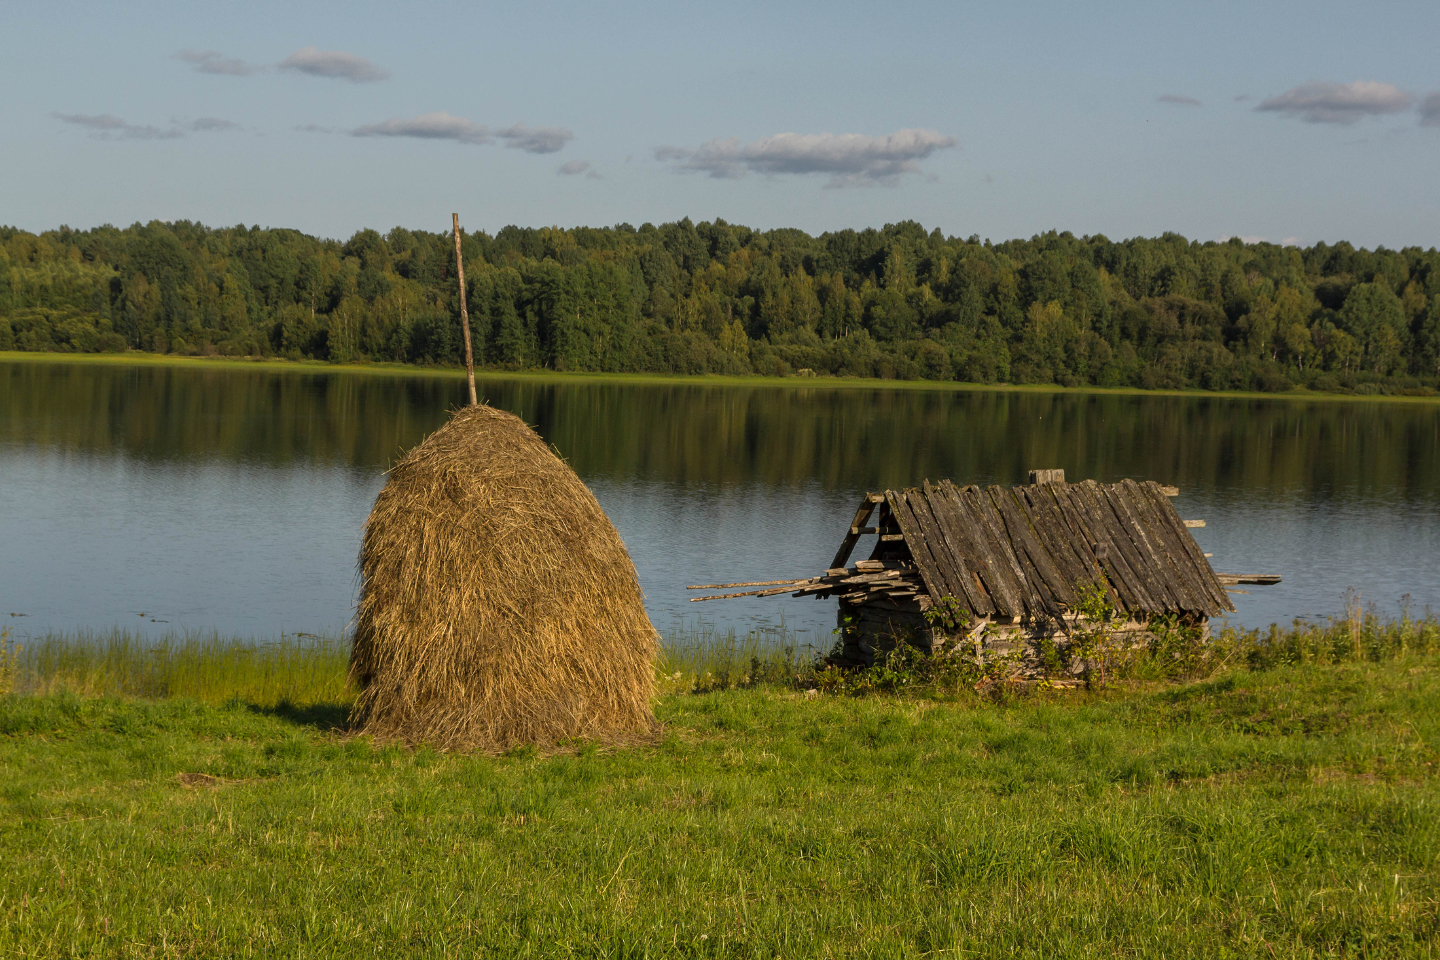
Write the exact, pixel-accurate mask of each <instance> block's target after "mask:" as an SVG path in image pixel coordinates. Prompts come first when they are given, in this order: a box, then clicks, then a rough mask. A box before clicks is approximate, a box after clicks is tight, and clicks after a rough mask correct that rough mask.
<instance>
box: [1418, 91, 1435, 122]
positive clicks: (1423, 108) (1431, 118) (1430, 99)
mask: <svg viewBox="0 0 1440 960" xmlns="http://www.w3.org/2000/svg"><path fill="white" fill-rule="evenodd" d="M1420 126H1422V127H1440V93H1432V94H1430V95H1428V96H1427V97H1426V98H1425V99H1424V100H1421V101H1420Z"/></svg>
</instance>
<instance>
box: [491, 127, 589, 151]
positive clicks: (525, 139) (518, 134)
mask: <svg viewBox="0 0 1440 960" xmlns="http://www.w3.org/2000/svg"><path fill="white" fill-rule="evenodd" d="M495 136H497V137H499V138H500V139H501V140H504V141H506V143H505V146H507V147H513V148H514V149H516V150H524V151H525V152H526V153H555V152H557V151H559V150H562V149H564V147H565V144H567V143H569V142H570V141H571V140H574V139H575V134H573V133H571V132H570V131H569V130H566V129H565V128H564V127H536V128H535V129H534V130H531V129H530V128H529V127H527V126H525V124H523V123H517V124H515V125H514V126H513V127H506V128H505V129H504V130H496V131H495Z"/></svg>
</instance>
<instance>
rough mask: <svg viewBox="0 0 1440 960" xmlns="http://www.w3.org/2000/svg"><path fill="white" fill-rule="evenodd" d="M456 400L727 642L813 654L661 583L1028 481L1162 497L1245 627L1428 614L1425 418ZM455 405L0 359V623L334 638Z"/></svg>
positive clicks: (807, 561)
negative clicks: (717, 626) (909, 509)
mask: <svg viewBox="0 0 1440 960" xmlns="http://www.w3.org/2000/svg"><path fill="white" fill-rule="evenodd" d="M481 392H482V394H483V395H484V396H485V397H486V398H488V400H489V401H490V402H491V403H494V404H495V405H496V406H500V407H503V408H505V409H508V410H511V411H513V412H515V413H517V414H518V415H520V416H522V417H524V418H525V419H526V420H527V421H528V422H530V423H532V424H534V425H535V426H536V428H537V429H538V430H539V431H540V433H541V434H542V435H543V436H544V437H545V438H546V439H547V440H548V441H549V442H550V443H552V444H553V445H554V446H555V448H556V449H557V450H558V451H559V452H560V453H561V454H562V455H563V456H565V457H566V459H568V460H569V461H570V463H571V464H572V465H573V466H574V467H575V469H576V470H577V471H578V472H579V473H580V475H581V476H582V477H584V478H585V480H586V481H587V482H588V483H590V484H591V486H592V487H593V488H594V489H595V490H596V493H597V496H599V498H600V500H601V502H602V504H604V506H605V507H606V509H607V510H608V511H609V512H610V514H611V516H612V517H613V518H614V520H615V522H616V525H617V526H618V527H619V528H620V531H621V534H622V535H623V536H624V537H625V539H626V542H627V544H628V545H629V546H630V548H631V551H632V554H633V555H634V557H635V560H636V564H637V567H638V568H639V569H640V571H641V577H642V581H643V583H644V586H645V588H646V594H647V597H648V600H649V603H650V606H651V609H652V614H653V615H654V617H655V619H656V622H657V625H659V626H661V627H662V628H664V627H666V626H668V625H669V624H670V622H671V621H672V620H673V619H674V618H675V617H677V616H681V615H684V614H693V613H694V612H695V611H696V610H697V608H699V607H703V608H705V609H704V612H705V613H706V614H707V615H708V616H710V617H712V618H715V619H717V620H719V621H721V622H722V623H734V624H735V625H737V626H740V627H743V626H745V625H746V624H747V623H750V622H754V621H755V620H757V619H759V620H766V621H772V620H774V619H776V618H778V617H780V616H782V615H783V616H784V617H785V618H786V619H787V621H788V622H790V623H792V624H796V625H800V626H805V627H809V628H811V629H813V630H814V631H815V633H816V636H817V642H823V637H824V635H825V634H827V633H828V631H829V629H830V627H831V625H832V623H833V616H834V614H833V608H832V606H831V604H829V603H821V602H817V601H814V600H804V601H795V600H788V599H781V600H763V601H729V602H725V603H716V604H707V605H689V604H687V603H686V602H685V601H686V598H687V595H686V593H685V591H684V590H683V586H684V585H685V584H686V583H699V582H715V581H718V580H728V579H751V578H754V579H768V578H770V577H771V576H775V577H779V576H783V575H801V574H806V573H809V572H811V571H812V570H813V569H814V568H816V567H817V566H818V565H820V564H823V563H825V562H826V561H828V559H829V557H830V555H831V554H832V553H833V551H834V546H835V543H836V542H837V541H838V539H839V536H840V534H841V533H842V532H843V529H844V526H845V524H846V523H848V519H849V515H850V513H851V512H852V510H853V507H854V502H855V501H856V500H857V499H858V497H859V495H860V494H861V493H863V492H864V491H865V490H866V489H874V488H880V487H885V486H896V485H903V484H909V483H913V482H915V481H917V480H918V479H920V478H923V477H942V476H948V477H954V478H955V479H957V480H960V481H964V482H977V483H992V482H994V483H1014V482H1019V481H1021V480H1022V479H1023V477H1024V475H1025V472H1026V471H1027V470H1028V469H1030V468H1032V467H1037V466H1045V467H1049V466H1060V467H1064V468H1065V469H1066V471H1067V473H1068V474H1069V476H1070V477H1072V478H1077V477H1094V478H1096V479H1099V480H1115V479H1119V478H1121V477H1126V476H1131V477H1138V478H1147V479H1155V480H1159V481H1162V482H1165V483H1172V484H1176V485H1178V486H1179V487H1180V488H1181V490H1182V497H1181V498H1180V500H1179V501H1178V505H1179V506H1180V508H1181V510H1182V512H1183V513H1185V515H1186V516H1194V517H1203V518H1204V519H1206V520H1207V523H1208V525H1207V527H1206V528H1205V529H1204V530H1199V531H1196V535H1197V539H1199V541H1200V542H1201V544H1202V546H1204V547H1205V549H1206V550H1207V551H1210V552H1213V553H1215V554H1216V559H1215V562H1216V565H1217V566H1218V567H1219V568H1221V569H1227V570H1235V571H1241V572H1253V571H1260V572H1277V573H1281V574H1282V575H1284V576H1286V578H1287V580H1286V583H1285V584H1283V585H1282V586H1280V587H1276V588H1269V589H1265V588H1255V589H1254V590H1252V592H1251V594H1249V595H1248V596H1247V595H1237V598H1236V600H1237V606H1238V607H1239V608H1240V610H1241V618H1242V619H1243V620H1245V621H1246V622H1250V623H1266V622H1269V621H1270V620H1272V619H1289V618H1290V617H1292V616H1295V615H1299V614H1319V613H1325V612H1328V611H1331V610H1334V609H1335V608H1336V607H1337V606H1338V605H1339V603H1340V600H1341V598H1342V596H1343V594H1344V591H1345V590H1346V588H1347V587H1354V588H1356V589H1358V590H1360V591H1361V593H1362V595H1363V596H1365V597H1366V598H1369V599H1373V600H1374V601H1376V602H1377V603H1379V604H1381V605H1382V608H1383V609H1386V610H1387V611H1388V610H1391V609H1393V608H1394V606H1395V604H1396V603H1397V602H1398V600H1399V598H1400V596H1401V595H1402V594H1405V593H1409V594H1411V595H1412V596H1413V598H1414V600H1415V601H1416V602H1417V604H1418V605H1423V604H1425V603H1434V604H1436V605H1437V606H1440V559H1437V558H1440V523H1437V520H1440V407H1437V406H1435V405H1430V404H1410V403H1399V404H1396V403H1370V402H1335V401H1329V400H1319V401H1308V402H1307V401H1286V400H1250V399H1228V398H1209V397H1199V398H1191V397H1153V396H1110V395H1077V394H1038V393H1005V392H956V393H950V392H938V391H936V392H930V391H915V390H883V389H869V388H864V389H859V388H838V389H837V388H834V387H827V386H825V385H823V384H822V385H808V384H807V385H804V386H797V387H794V388H789V387H787V388H777V387H755V388H743V387H742V388H736V387H716V386H704V385H642V384H628V383H616V382H588V381H582V382H574V383H563V382H555V381H537V380H525V379H520V380H515V379H511V380H501V379H487V380H483V381H482V383H481ZM462 400H463V385H462V384H461V383H460V381H458V380H446V379H436V378H428V377H406V376H394V375H363V374H356V373H349V372H337V373H329V372H324V371H321V372H303V373H302V372H288V371H287V372H273V371H269V370H256V369H248V368H245V367H242V366H237V367H235V368H233V369H210V368H194V369H187V368H184V367H147V366H135V367H121V366H91V365H85V364H64V363H28V362H18V363H4V364H0V510H3V513H0V544H3V547H0V591H3V593H0V606H3V607H4V608H5V609H3V610H0V613H4V612H9V611H12V610H13V611H15V612H27V613H30V614H31V616H30V617H27V618H24V619H16V620H14V621H13V622H14V623H16V624H18V625H21V626H24V627H25V628H26V629H29V630H32V631H33V630H34V629H36V628H38V627H42V626H53V627H58V628H73V627H76V626H108V625H111V624H113V623H117V622H118V623H142V622H143V623H145V624H146V625H147V626H149V624H150V621H151V620H152V619H153V620H156V621H158V620H162V619H165V620H170V621H171V623H172V624H175V623H176V622H177V621H178V622H180V623H183V624H184V625H186V626H192V627H198V628H218V629H221V630H224V631H238V632H242V633H254V634H258V635H265V634H274V633H275V632H276V631H277V630H279V629H281V628H284V629H287V630H290V629H294V630H307V631H313V632H318V631H319V630H322V629H336V628H339V627H340V626H342V625H343V624H344V622H345V621H346V620H347V619H348V616H349V607H350V604H351V603H352V601H353V565H354V557H355V551H356V548H357V544H358V530H359V524H360V523H361V522H362V521H363V519H364V516H365V514H366V512H367V511H368V509H369V504H370V501H371V499H372V498H373V496H374V493H375V491H376V490H377V489H378V488H379V484H380V483H381V482H382V481H383V477H382V474H383V471H384V469H385V468H386V466H387V465H388V464H389V463H390V462H391V461H392V460H393V459H394V457H395V456H396V455H397V454H398V453H399V452H400V451H402V450H404V449H406V448H408V447H409V446H411V445H412V444H414V443H415V442H417V441H418V440H419V439H420V438H422V437H423V436H424V435H425V434H426V433H427V432H429V431H430V430H433V429H434V428H435V427H437V426H438V425H439V424H440V423H442V422H443V420H444V418H445V415H446V411H447V410H448V409H450V408H451V407H453V406H454V405H456V404H458V403H460V402H461V401H462ZM146 607H152V608H154V610H151V609H145V608H146ZM156 611H159V612H161V613H163V614H165V616H163V617H151V616H146V617H145V618H143V619H142V618H140V617H139V616H138V614H139V613H140V612H144V613H146V614H147V615H148V614H151V613H154V612H156ZM127 618H128V620H127ZM158 626H159V625H158V624H156V625H155V626H154V627H151V629H157V628H158Z"/></svg>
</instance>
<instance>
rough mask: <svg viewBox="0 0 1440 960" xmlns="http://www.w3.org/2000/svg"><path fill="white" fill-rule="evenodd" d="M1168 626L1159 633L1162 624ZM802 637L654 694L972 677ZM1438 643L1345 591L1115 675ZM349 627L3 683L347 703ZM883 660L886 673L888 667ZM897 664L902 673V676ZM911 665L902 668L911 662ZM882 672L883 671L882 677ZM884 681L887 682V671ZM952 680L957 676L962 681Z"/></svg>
mask: <svg viewBox="0 0 1440 960" xmlns="http://www.w3.org/2000/svg"><path fill="white" fill-rule="evenodd" d="M1162 633H1163V631H1162ZM827 652H828V647H826V648H823V649H822V647H821V646H820V645H819V644H818V643H817V642H816V639H815V638H814V637H812V636H811V635H809V634H807V633H804V632H800V631H796V630H794V629H793V628H790V627H788V626H786V625H785V624H784V623H783V622H782V623H781V624H779V625H776V626H768V627H758V628H756V629H753V630H750V631H748V632H745V633H740V632H737V631H736V630H734V629H728V630H721V629H719V628H717V627H715V626H714V625H713V624H706V623H703V622H695V623H688V624H679V625H676V626H675V627H672V628H671V629H670V630H669V631H668V632H667V633H666V634H665V635H664V637H663V639H662V643H661V654H660V660H659V662H658V663H657V665H656V672H657V676H658V680H659V685H658V689H659V692H660V693H661V694H662V695H672V694H677V693H708V692H712V691H717V690H728V689H738V688H748V687H755V686H775V687H785V688H789V689H795V688H797V687H803V688H810V687H818V688H819V689H821V690H826V691H834V692H845V693H852V694H853V693H871V692H889V691H894V690H899V689H902V688H911V689H921V688H927V689H930V690H935V689H936V688H943V687H956V688H958V687H960V686H962V685H963V686H969V685H971V684H970V683H969V681H972V680H973V678H972V677H971V676H970V674H969V673H967V672H966V671H964V670H958V671H957V670H950V669H943V668H941V669H934V668H932V667H931V666H929V665H927V664H926V662H925V658H920V657H915V656H910V657H906V658H902V661H903V662H902V661H888V662H887V663H885V664H884V665H882V666H880V667H877V668H876V669H875V671H873V672H874V673H875V674H876V676H875V677H871V678H868V679H867V678H864V677H860V678H855V679H854V681H853V682H852V681H847V682H845V683H837V682H835V681H836V675H835V671H830V670H827V669H826V668H825V667H824V664H823V660H822V659H821V657H822V655H823V654H824V653H827ZM1433 653H1440V619H1437V618H1436V616H1435V615H1434V614H1433V613H1431V612H1430V611H1428V610H1427V611H1426V613H1425V614H1424V615H1423V616H1419V617H1417V616H1414V615H1413V614H1412V612H1411V610H1410V609H1409V608H1408V606H1402V608H1401V611H1400V615H1399V616H1398V617H1394V618H1386V617H1383V616H1381V615H1380V614H1379V613H1378V611H1377V610H1376V609H1375V608H1374V607H1370V608H1368V609H1364V608H1361V606H1360V604H1359V602H1358V600H1357V599H1356V598H1354V597H1351V598H1349V601H1348V602H1347V606H1346V612H1345V613H1344V614H1343V615H1341V616H1338V617H1334V618H1331V619H1329V620H1327V621H1324V622H1309V621H1300V620H1297V621H1296V622H1295V623H1294V624H1292V625H1291V626H1289V627H1282V626H1280V625H1278V624H1272V625H1271V626H1270V627H1269V628H1267V629H1264V630H1243V629H1239V628H1233V627H1227V628H1224V629H1221V630H1218V631H1217V632H1216V633H1215V635H1214V636H1213V637H1212V638H1211V639H1209V640H1208V641H1204V642H1190V641H1185V640H1177V641H1175V642H1171V643H1166V644H1163V645H1158V646H1156V647H1155V648H1153V649H1151V650H1149V651H1146V652H1144V653H1143V654H1142V655H1141V656H1139V657H1137V658H1132V659H1131V660H1129V661H1127V665H1126V668H1125V669H1124V670H1122V671H1118V672H1117V673H1116V674H1115V675H1114V682H1117V683H1126V682H1132V681H1141V682H1147V681H1155V680H1180V681H1183V680H1194V679H1199V678H1203V677H1209V676H1214V675H1215V674H1218V673H1222V672H1224V671H1227V670H1234V669H1239V670H1252V671H1253V670H1268V669H1272V668H1275V667H1280V666H1289V665H1300V664H1309V663H1314V664H1338V663H1353V662H1362V661H1363V662H1372V663H1378V662H1384V661H1388V660H1399V659H1403V658H1405V657H1407V656H1410V655H1416V654H1419V655H1425V654H1433ZM349 655H350V642H349V639H348V638H346V637H333V636H324V637H317V636H311V635H301V634H286V635H283V636H282V637H281V638H280V639H279V640H270V641H256V640H247V639H244V638H240V637H225V636H221V635H220V634H218V633H209V634H201V633H183V634H181V633H172V634H167V635H165V636H161V637H159V638H150V637H144V636H140V635H137V634H134V633H130V632H128V631H125V630H114V631H111V632H108V633H105V632H79V633H75V634H58V633H49V634H45V635H42V636H40V637H36V638H30V639H26V640H25V641H24V643H23V644H19V643H16V642H14V641H13V640H12V641H9V642H7V641H6V640H4V639H3V637H0V694H3V693H5V692H7V691H9V690H13V691H14V692H16V693H22V694H48V693H59V692H69V693H74V694H76V695H79V696H82V697H100V696H118V697H138V698H143V699H168V698H190V699H194V700H200V701H204V702H208V703H225V702H226V701H229V700H236V699H238V700H243V701H245V702H247V703H251V704H254V705H256V706H266V707H268V706H276V705H279V704H282V703H288V704H294V705H297V706H305V705H312V704H331V705H336V706H348V705H349V704H350V702H351V701H352V700H353V699H354V696H355V691H354V690H353V689H352V688H351V687H349V685H348V684H347V682H346V669H347V665H348V661H349ZM887 671H888V672H887ZM897 671H900V672H899V673H897ZM907 671H908V672H907ZM880 674H884V676H880ZM886 677H888V678H889V681H890V682H882V681H884V680H885V679H886ZM961 681H966V682H964V683H963V684H962V683H961Z"/></svg>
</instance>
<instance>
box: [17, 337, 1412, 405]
mask: <svg viewBox="0 0 1440 960" xmlns="http://www.w3.org/2000/svg"><path fill="white" fill-rule="evenodd" d="M0 363H87V364H98V365H102V366H134V365H144V366H166V367H178V368H183V369H212V370H214V369H221V370H236V369H252V370H255V369H258V370H266V371H289V372H294V373H361V374H370V375H383V376H399V377H432V378H439V379H446V380H463V379H464V378H465V371H464V369H463V368H458V367H430V366H419V365H414V364H406V363H342V364H336V363H326V362H324V361H321V360H283V359H276V358H269V359H257V358H252V357H181V356H174V355H171V354H156V353H145V352H143V351H139V350H130V351H127V352H125V353H108V354H107V353H41V352H28V351H19V350H0ZM475 379H476V380H477V381H484V380H507V381H515V380H531V381H540V382H550V383H597V382H602V383H603V382H609V383H616V384H630V385H642V386H643V385H647V384H663V385H671V386H712V387H786V388H797V389H806V390H817V389H818V390H849V389H865V390H919V391H928V392H941V393H953V392H973V391H1000V392H1011V393H1076V394H1111V395H1120V396H1146V397H1226V398H1234V399H1250V400H1335V401H1360V402H1382V401H1383V402H1402V403H1429V404H1440V396H1390V395H1383V394H1340V393H1325V392H1322V391H1316V390H1309V389H1306V388H1304V387H1297V388H1296V389H1294V390H1287V391H1285V392H1283V393H1259V392H1254V391H1241V390H1233V391H1230V390H1227V391H1216V390H1200V389H1187V390H1145V389H1142V388H1140V387H1094V386H1084V387H1062V386H1060V385H1058V384H1008V383H1006V384H985V383H961V382H958V381H950V380H946V381H937V380H875V379H867V378H861V377H794V376H792V377H765V376H759V375H755V376H724V375H720V374H652V373H561V372H557V371H554V370H516V371H509V370H476V371H475Z"/></svg>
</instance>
